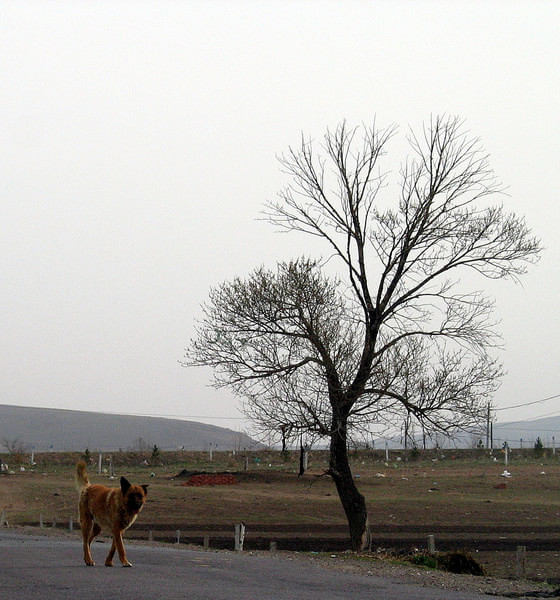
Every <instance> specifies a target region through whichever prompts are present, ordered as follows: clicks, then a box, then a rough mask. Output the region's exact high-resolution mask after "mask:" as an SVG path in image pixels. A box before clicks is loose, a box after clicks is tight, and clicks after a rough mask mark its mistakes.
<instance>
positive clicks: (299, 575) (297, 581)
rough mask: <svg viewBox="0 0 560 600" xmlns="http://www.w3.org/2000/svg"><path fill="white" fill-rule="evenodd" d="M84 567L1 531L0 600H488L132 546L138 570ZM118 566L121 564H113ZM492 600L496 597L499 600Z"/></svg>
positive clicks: (52, 545) (58, 545)
mask: <svg viewBox="0 0 560 600" xmlns="http://www.w3.org/2000/svg"><path fill="white" fill-rule="evenodd" d="M108 549H109V544H108V543H106V542H105V543H94V544H93V546H92V554H93V558H94V560H95V561H96V562H97V563H98V566H96V567H86V566H85V565H84V563H83V562H82V556H81V544H80V542H79V541H76V540H73V539H66V538H63V539H60V538H52V537H43V536H37V535H28V534H24V533H18V532H14V531H12V530H8V529H6V530H2V531H0V600H34V599H36V598H37V599H40V600H65V599H66V598H68V599H72V600H85V599H88V600H89V599H94V598H95V599H96V600H99V599H102V600H113V599H114V600H129V599H130V600H143V599H146V600H147V599H149V600H160V599H161V600H163V599H165V600H175V599H177V600H178V599H183V598H184V599H188V600H241V599H243V600H489V597H488V596H485V595H480V594H472V593H463V592H450V591H448V590H445V591H444V590H436V589H431V588H422V587H419V586H413V585H407V584H400V583H398V582H395V581H388V580H385V579H381V578H379V577H367V576H358V575H350V574H346V573H341V572H337V571H331V570H326V569H322V568H320V567H317V566H314V565H309V564H308V563H306V562H303V561H301V562H299V561H297V560H296V561H293V560H292V561H289V560H287V559H286V558H282V557H280V556H274V555H257V556H254V555H250V554H248V553H242V554H234V553H231V552H203V551H196V550H189V549H186V548H175V547H172V546H165V547H163V546H144V545H137V544H130V543H129V544H128V549H127V553H128V558H129V560H130V561H131V562H132V563H133V565H134V566H133V568H131V569H123V568H122V567H120V566H115V567H113V568H107V567H104V566H103V561H104V559H105V555H106V554H107V551H108ZM115 563H116V564H118V563H117V561H115ZM493 598H494V600H498V597H496V596H494V597H493Z"/></svg>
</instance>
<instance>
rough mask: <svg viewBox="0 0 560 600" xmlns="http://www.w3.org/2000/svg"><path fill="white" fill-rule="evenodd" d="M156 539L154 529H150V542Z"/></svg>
mask: <svg viewBox="0 0 560 600" xmlns="http://www.w3.org/2000/svg"><path fill="white" fill-rule="evenodd" d="M153 541H154V530H153V529H150V530H149V531H148V542H153Z"/></svg>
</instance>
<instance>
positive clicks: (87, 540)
mask: <svg viewBox="0 0 560 600" xmlns="http://www.w3.org/2000/svg"><path fill="white" fill-rule="evenodd" d="M80 524H81V528H82V540H83V546H84V562H85V563H86V565H88V566H89V567H93V566H95V563H94V562H93V558H92V557H91V550H90V546H91V542H92V541H93V539H94V538H95V537H97V536H98V535H99V532H100V531H101V527H100V526H99V525H98V524H97V523H93V520H92V519H91V517H84V515H82V516H81V518H80Z"/></svg>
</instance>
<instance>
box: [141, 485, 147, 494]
mask: <svg viewBox="0 0 560 600" xmlns="http://www.w3.org/2000/svg"><path fill="white" fill-rule="evenodd" d="M140 487H141V488H142V489H143V490H144V494H147V493H148V486H147V485H141V486H140Z"/></svg>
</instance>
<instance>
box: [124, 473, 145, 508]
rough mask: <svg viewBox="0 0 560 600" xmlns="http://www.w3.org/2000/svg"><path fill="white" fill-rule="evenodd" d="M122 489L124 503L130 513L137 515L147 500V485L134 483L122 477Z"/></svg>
mask: <svg viewBox="0 0 560 600" xmlns="http://www.w3.org/2000/svg"><path fill="white" fill-rule="evenodd" d="M121 491H122V496H123V502H124V505H125V506H126V507H127V509H128V511H129V512H130V514H133V515H137V514H138V513H139V512H140V511H141V510H142V507H143V506H144V503H145V502H146V496H147V494H148V486H147V485H132V484H131V483H130V482H129V481H128V479H126V478H125V477H121Z"/></svg>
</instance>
